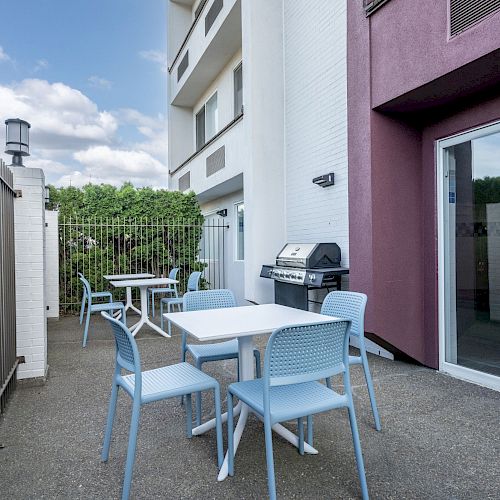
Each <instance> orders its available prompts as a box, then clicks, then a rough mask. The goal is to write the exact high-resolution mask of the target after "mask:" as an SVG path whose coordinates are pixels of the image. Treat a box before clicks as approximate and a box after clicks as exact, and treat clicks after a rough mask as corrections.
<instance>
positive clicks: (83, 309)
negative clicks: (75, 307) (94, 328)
mask: <svg viewBox="0 0 500 500" xmlns="http://www.w3.org/2000/svg"><path fill="white" fill-rule="evenodd" d="M86 302H87V294H86V293H85V292H83V296H82V307H81V308H80V325H81V324H82V323H83V315H84V314H85V303H86Z"/></svg>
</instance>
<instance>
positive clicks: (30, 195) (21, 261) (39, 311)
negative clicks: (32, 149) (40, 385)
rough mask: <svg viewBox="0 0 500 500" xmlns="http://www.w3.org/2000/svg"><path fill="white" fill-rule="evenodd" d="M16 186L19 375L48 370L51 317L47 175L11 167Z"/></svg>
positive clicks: (36, 374) (37, 374)
mask: <svg viewBox="0 0 500 500" xmlns="http://www.w3.org/2000/svg"><path fill="white" fill-rule="evenodd" d="M11 170H12V172H13V174H14V189H15V190H19V191H20V194H21V196H20V197H18V198H16V199H15V202H14V233H15V251H16V316H17V332H16V333H17V355H18V356H24V359H25V362H24V363H22V364H20V365H19V367H18V368H17V378H18V379H26V378H38V377H45V376H46V374H47V368H48V365H47V317H46V307H45V276H44V273H45V261H44V247H45V241H44V238H45V176H44V174H43V170H41V169H38V168H25V167H11Z"/></svg>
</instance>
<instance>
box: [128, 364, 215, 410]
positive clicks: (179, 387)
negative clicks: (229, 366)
mask: <svg viewBox="0 0 500 500" xmlns="http://www.w3.org/2000/svg"><path fill="white" fill-rule="evenodd" d="M121 382H122V383H121V384H120V385H121V386H122V387H123V388H124V389H125V390H126V391H127V392H128V393H129V394H130V395H131V396H132V397H133V395H134V389H135V375H134V374H130V375H125V376H123V377H121ZM215 387H218V382H217V381H216V380H215V379H214V378H212V377H210V376H209V375H207V374H205V373H203V372H202V371H200V370H198V369H196V368H195V367H194V366H193V365H190V364H189V363H178V364H176V365H170V366H164V367H162V368H156V369H154V370H147V371H144V372H142V394H141V401H142V402H143V403H150V402H151V401H158V400H160V399H166V398H171V397H175V396H182V395H184V394H191V393H193V392H197V391H204V390H207V389H214V388H215Z"/></svg>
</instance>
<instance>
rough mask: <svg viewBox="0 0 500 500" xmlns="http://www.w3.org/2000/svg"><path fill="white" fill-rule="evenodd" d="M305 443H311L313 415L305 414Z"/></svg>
mask: <svg viewBox="0 0 500 500" xmlns="http://www.w3.org/2000/svg"><path fill="white" fill-rule="evenodd" d="M307 443H308V444H309V446H312V445H313V416H312V415H307Z"/></svg>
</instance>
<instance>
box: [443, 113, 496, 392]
mask: <svg viewBox="0 0 500 500" xmlns="http://www.w3.org/2000/svg"><path fill="white" fill-rule="evenodd" d="M499 132H500V121H497V122H493V123H490V124H487V125H482V126H480V127H476V128H473V129H470V130H468V131H466V132H462V133H459V134H455V135H452V136H449V137H446V138H444V139H440V140H438V141H436V147H435V153H436V175H437V184H436V188H437V189H436V191H437V227H438V329H439V370H440V371H443V372H445V373H448V374H450V375H452V376H454V377H457V378H460V379H463V380H467V381H468V382H473V383H475V384H479V385H483V386H485V387H489V388H491V389H495V390H497V391H500V377H497V376H495V375H492V374H489V373H484V372H481V371H478V370H473V369H472V368H467V367H465V366H460V365H457V364H453V363H450V362H447V361H446V339H447V337H448V335H447V333H448V329H449V327H450V323H451V304H450V295H451V293H450V291H449V290H450V286H449V284H450V276H451V270H450V262H449V260H450V259H448V258H447V255H449V244H450V243H449V239H447V238H448V237H449V234H450V233H449V224H448V215H447V211H448V203H449V184H448V181H449V175H448V162H447V151H446V148H449V147H450V146H455V145H457V144H460V143H462V142H467V141H471V140H473V139H478V138H480V137H486V136H488V135H492V134H496V133H499Z"/></svg>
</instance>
